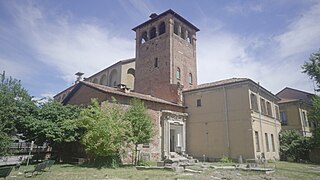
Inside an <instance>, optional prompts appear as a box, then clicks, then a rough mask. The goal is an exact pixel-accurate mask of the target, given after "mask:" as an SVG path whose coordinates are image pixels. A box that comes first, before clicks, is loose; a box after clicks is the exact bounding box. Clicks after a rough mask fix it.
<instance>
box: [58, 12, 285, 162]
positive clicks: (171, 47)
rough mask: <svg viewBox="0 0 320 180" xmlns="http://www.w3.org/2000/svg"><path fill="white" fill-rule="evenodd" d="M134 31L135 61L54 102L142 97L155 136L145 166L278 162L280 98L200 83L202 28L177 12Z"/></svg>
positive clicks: (250, 85) (247, 84)
mask: <svg viewBox="0 0 320 180" xmlns="http://www.w3.org/2000/svg"><path fill="white" fill-rule="evenodd" d="M132 30H133V31H134V32H135V33H136V38H135V39H136V55H135V58H129V59H126V60H121V61H119V62H117V63H115V64H114V65H112V66H109V67H107V68H105V69H103V70H102V71H100V72H97V73H95V74H94V75H92V76H90V77H88V78H84V80H82V81H81V80H80V78H79V81H77V82H76V83H75V84H74V85H73V86H71V87H69V88H67V89H66V90H64V91H62V92H60V93H58V94H57V95H56V96H55V97H54V99H55V100H57V101H61V102H62V103H64V104H73V105H88V104H89V103H90V102H91V99H92V98H97V99H98V101H99V102H100V103H101V104H102V105H103V103H104V102H106V101H108V100H109V101H110V100H111V99H112V97H114V98H116V99H117V101H118V102H119V103H120V104H121V105H123V106H128V105H129V102H130V100H131V99H132V98H138V99H141V100H142V101H143V102H144V104H145V106H146V108H147V111H148V113H149V114H150V116H151V117H152V120H153V124H154V130H155V132H156V134H155V136H154V138H153V140H152V142H151V143H149V144H141V145H140V147H139V148H140V152H141V154H140V155H141V157H143V158H144V159H146V160H152V161H159V160H164V159H168V158H169V159H170V158H171V157H172V156H173V154H174V155H177V154H179V155H180V156H186V155H187V154H189V155H191V156H195V157H198V158H200V157H201V158H202V157H203V156H205V157H206V158H207V160H215V159H219V158H221V157H222V156H229V157H230V158H233V159H237V158H238V157H239V156H242V157H243V158H247V159H257V158H260V157H262V156H263V157H265V158H267V159H273V158H276V159H278V158H279V139H278V133H279V131H280V127H281V126H280V122H279V110H278V105H277V102H278V101H279V99H278V98H277V97H276V96H275V95H273V94H272V93H270V92H269V91H267V90H266V89H265V88H263V87H261V86H260V85H259V84H257V83H255V82H253V81H252V80H250V79H243V78H233V79H229V80H224V81H219V82H214V83H209V84H205V85H198V84H197V59H196V33H197V32H198V31H199V29H198V28H197V27H196V26H195V25H193V24H192V23H190V22H189V21H188V20H186V19H185V18H183V17H182V16H180V15H179V14H177V13H176V12H174V11H173V10H171V9H170V10H167V11H165V12H163V13H161V14H159V15H157V14H155V13H153V14H151V15H150V19H149V20H147V21H146V22H144V23H142V24H140V25H138V26H136V27H134V28H133V29H132ZM78 75H82V74H81V73H79V74H78ZM240 95H241V96H240ZM239 96H240V97H239ZM253 98H255V99H254V100H253ZM260 147H261V148H260Z"/></svg>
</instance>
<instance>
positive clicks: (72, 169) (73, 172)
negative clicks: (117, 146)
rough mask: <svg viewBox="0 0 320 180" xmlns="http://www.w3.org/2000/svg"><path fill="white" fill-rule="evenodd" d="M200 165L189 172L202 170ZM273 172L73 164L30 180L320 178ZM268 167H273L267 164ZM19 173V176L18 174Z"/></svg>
mask: <svg viewBox="0 0 320 180" xmlns="http://www.w3.org/2000/svg"><path fill="white" fill-rule="evenodd" d="M234 164H235V163H232V164H229V163H221V162H218V163H205V165H234ZM201 165H202V164H201V163H199V164H198V165H197V166H193V167H190V168H192V169H194V168H196V169H199V170H200V169H201ZM275 165H276V172H275V173H272V174H263V173H258V172H244V171H240V170H228V171H226V170H214V169H212V168H205V169H202V170H203V172H202V173H200V174H197V173H195V174H192V173H175V172H172V171H168V170H137V169H136V168H135V167H133V166H123V167H118V168H107V167H101V168H95V167H86V166H80V165H72V164H56V165H53V166H52V167H51V169H50V170H47V172H43V173H42V174H40V175H37V176H33V177H31V178H29V179H56V180H60V179H147V178H148V179H212V178H213V177H219V178H226V179H240V177H241V179H270V178H271V179H320V165H314V164H300V163H291V162H276V164H275ZM267 166H274V163H268V164H267ZM29 169H33V166H31V165H30V166H29V167H26V166H21V168H20V169H19V170H13V171H12V172H11V174H10V176H9V177H8V178H7V179H8V180H13V179H26V178H25V177H24V174H23V171H24V170H29ZM21 173H22V174H21Z"/></svg>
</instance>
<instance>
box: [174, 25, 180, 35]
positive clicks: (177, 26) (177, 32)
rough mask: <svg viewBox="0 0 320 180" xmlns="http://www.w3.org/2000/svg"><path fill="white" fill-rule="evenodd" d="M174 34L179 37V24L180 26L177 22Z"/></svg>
mask: <svg viewBox="0 0 320 180" xmlns="http://www.w3.org/2000/svg"><path fill="white" fill-rule="evenodd" d="M173 32H174V33H175V34H176V35H179V24H178V23H177V22H174V26H173Z"/></svg>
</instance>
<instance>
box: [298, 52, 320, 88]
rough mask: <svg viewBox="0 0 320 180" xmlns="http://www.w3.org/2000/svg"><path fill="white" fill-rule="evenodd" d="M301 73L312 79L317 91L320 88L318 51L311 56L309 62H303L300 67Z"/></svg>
mask: <svg viewBox="0 0 320 180" xmlns="http://www.w3.org/2000/svg"><path fill="white" fill-rule="evenodd" d="M302 69H303V71H302V72H303V73H307V74H308V75H309V76H310V78H311V79H314V80H315V81H316V83H317V86H318V89H317V91H319V90H320V89H319V86H320V50H319V51H317V52H315V53H313V54H311V56H310V58H309V61H308V62H305V63H304V65H303V66H302Z"/></svg>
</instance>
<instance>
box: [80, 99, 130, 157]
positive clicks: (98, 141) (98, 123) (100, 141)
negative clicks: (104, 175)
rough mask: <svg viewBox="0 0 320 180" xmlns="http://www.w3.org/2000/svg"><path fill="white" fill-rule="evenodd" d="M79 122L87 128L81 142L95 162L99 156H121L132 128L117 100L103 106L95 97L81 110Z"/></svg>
mask: <svg viewBox="0 0 320 180" xmlns="http://www.w3.org/2000/svg"><path fill="white" fill-rule="evenodd" d="M77 123H78V125H79V126H80V127H82V128H84V129H85V132H84V134H83V136H82V138H81V143H82V144H83V145H84V146H85V149H86V151H87V152H88V153H89V154H90V155H91V156H92V157H93V158H94V161H95V162H97V161H96V160H98V159H99V158H106V157H111V158H112V159H113V160H114V158H116V157H119V155H120V153H121V150H122V148H123V147H124V144H125V143H126V142H127V139H128V138H127V137H128V136H127V135H128V133H129V130H130V129H128V123H127V122H126V121H124V119H123V113H122V111H121V109H120V107H119V105H118V104H116V102H115V101H114V102H113V103H106V104H105V106H104V107H103V108H102V107H101V106H100V104H99V103H98V101H97V100H96V99H93V100H92V103H91V105H90V106H88V107H87V108H84V109H83V110H82V111H81V112H80V117H79V118H78V122H77Z"/></svg>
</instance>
